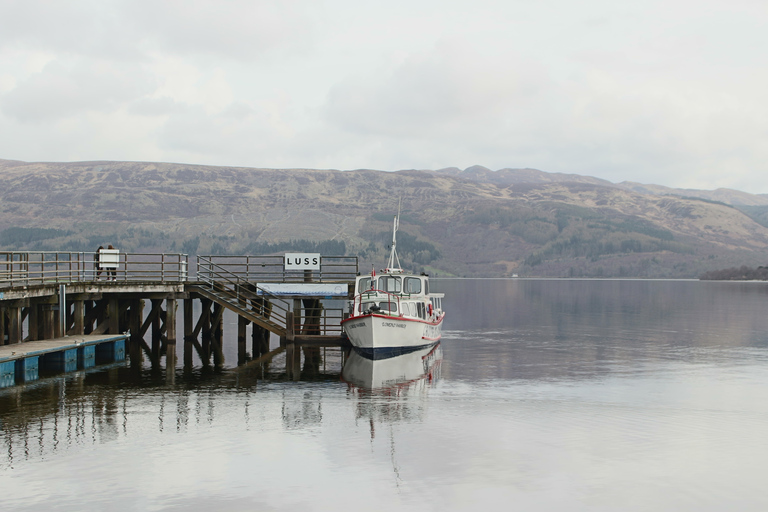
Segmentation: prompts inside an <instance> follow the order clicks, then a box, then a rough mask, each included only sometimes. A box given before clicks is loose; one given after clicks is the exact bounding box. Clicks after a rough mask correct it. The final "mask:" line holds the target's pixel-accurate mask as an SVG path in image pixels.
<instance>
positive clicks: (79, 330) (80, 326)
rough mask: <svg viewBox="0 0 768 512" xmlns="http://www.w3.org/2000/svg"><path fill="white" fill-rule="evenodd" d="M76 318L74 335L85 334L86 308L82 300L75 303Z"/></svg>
mask: <svg viewBox="0 0 768 512" xmlns="http://www.w3.org/2000/svg"><path fill="white" fill-rule="evenodd" d="M74 317H75V318H74V327H73V333H74V334H75V335H78V334H85V308H84V304H83V300H82V299H78V300H76V301H75V305H74Z"/></svg>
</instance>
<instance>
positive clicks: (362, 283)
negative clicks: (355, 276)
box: [357, 277, 371, 293]
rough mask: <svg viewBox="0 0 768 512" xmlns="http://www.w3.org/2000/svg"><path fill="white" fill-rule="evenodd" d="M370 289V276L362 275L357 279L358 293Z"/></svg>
mask: <svg viewBox="0 0 768 512" xmlns="http://www.w3.org/2000/svg"><path fill="white" fill-rule="evenodd" d="M370 289H371V278H370V277H361V278H360V280H358V281H357V293H362V292H367V291H368V290H370Z"/></svg>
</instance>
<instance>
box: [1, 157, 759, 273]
mask: <svg viewBox="0 0 768 512" xmlns="http://www.w3.org/2000/svg"><path fill="white" fill-rule="evenodd" d="M646 187H648V189H647V190H645V189H642V188H636V187H633V185H631V184H626V183H625V184H619V185H616V184H613V183H610V182H608V181H605V180H600V179H598V178H592V177H585V176H579V175H575V174H557V173H546V172H543V171H538V170H535V169H502V170H500V171H491V170H489V169H486V168H484V167H480V166H474V167H470V168H468V169H465V170H463V171H462V170H459V169H456V168H449V169H440V170H437V171H430V170H407V171H398V172H383V171H374V170H356V171H338V170H313V169H256V168H241V167H215V166H204V165H187V164H173V163H150V162H70V163H41V162H38V163H31V162H30V163H28V162H19V161H10V160H0V250H72V251H93V250H94V249H95V248H96V247H98V246H99V245H104V244H106V243H112V244H115V245H116V246H118V247H120V248H121V249H122V250H125V251H129V252H161V251H165V252H190V253H192V252H197V253H199V254H225V253H229V254H245V253H249V254H257V253H266V252H279V251H284V250H289V249H291V248H296V249H298V250H303V249H302V248H313V247H314V248H317V247H322V248H323V252H324V253H325V254H328V252H326V251H335V252H346V253H347V254H350V255H358V256H360V258H361V268H362V269H367V268H370V265H371V264H375V265H377V266H381V265H383V264H384V262H385V260H386V257H387V255H388V250H387V245H388V243H389V242H390V241H391V231H390V230H391V224H392V218H393V215H394V213H395V212H396V210H397V203H398V200H399V199H400V198H402V205H403V206H402V208H403V214H402V217H401V223H400V232H399V234H398V252H399V253H400V255H401V260H402V261H403V264H404V266H407V267H408V268H411V269H414V270H427V271H430V272H432V273H437V274H438V275H456V276H510V275H513V274H518V275H520V276H551V277H559V276H574V277H611V276H624V277H697V276H698V275H700V274H701V273H703V272H705V271H709V270H715V269H720V268H726V267H733V266H741V265H751V266H758V265H762V264H764V263H765V259H766V258H765V257H764V254H765V252H766V249H768V228H766V227H764V226H763V225H761V224H760V223H759V222H758V221H759V220H760V215H761V213H760V211H762V210H760V211H757V210H755V211H752V213H751V214H750V215H751V216H750V215H748V214H747V213H745V212H744V211H743V208H747V207H748V208H757V209H761V208H763V207H764V203H761V202H760V201H761V200H762V199H763V196H751V195H749V194H744V193H736V192H737V191H732V192H733V194H732V195H730V196H725V195H722V194H720V195H718V196H713V197H720V198H721V199H722V198H725V199H727V198H729V197H730V200H732V201H734V202H735V203H736V202H738V207H737V206H736V205H734V204H727V202H726V201H722V200H719V199H712V198H711V197H695V196H694V195H693V194H690V193H689V192H690V191H680V192H681V193H680V194H677V193H675V191H674V189H661V188H654V187H653V186H646ZM755 219H757V220H755ZM320 242H323V243H324V244H325V245H322V246H320V245H318V244H319V243H320Z"/></svg>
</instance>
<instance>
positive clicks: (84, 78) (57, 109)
mask: <svg viewBox="0 0 768 512" xmlns="http://www.w3.org/2000/svg"><path fill="white" fill-rule="evenodd" d="M155 87H156V85H155V81H154V79H153V78H152V77H150V76H148V75H146V74H145V73H143V72H142V71H141V70H140V69H139V68H136V67H126V66H124V65H115V64H114V63H109V62H93V61H90V62H84V61H79V60H78V61H75V62H72V63H65V62H60V61H56V62H53V63H50V64H48V65H47V66H46V67H45V68H44V69H43V70H42V71H41V72H39V73H36V74H34V75H32V76H30V77H29V78H28V79H27V80H25V81H23V82H21V83H19V84H18V85H17V86H16V87H15V88H14V89H12V90H11V91H10V92H8V93H6V94H5V95H3V96H2V97H0V110H2V112H3V113H4V114H5V115H7V116H9V117H12V118H15V119H16V120H18V121H20V122H40V121H44V120H50V119H60V118H65V117H68V116H73V115H77V114H81V113H84V112H92V111H105V112H109V111H113V110H115V109H119V108H121V107H122V106H123V104H124V102H129V101H131V100H134V99H136V98H139V97H141V96H143V95H145V94H149V93H151V92H152V91H153V90H154V89H155Z"/></svg>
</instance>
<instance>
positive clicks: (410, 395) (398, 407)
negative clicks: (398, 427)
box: [341, 343, 443, 436]
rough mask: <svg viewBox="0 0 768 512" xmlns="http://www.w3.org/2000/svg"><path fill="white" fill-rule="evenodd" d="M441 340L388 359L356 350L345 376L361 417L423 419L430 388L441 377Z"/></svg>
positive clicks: (348, 359)
mask: <svg viewBox="0 0 768 512" xmlns="http://www.w3.org/2000/svg"><path fill="white" fill-rule="evenodd" d="M442 361H443V349H442V347H441V346H440V343H438V344H436V345H433V346H431V347H428V348H424V349H420V350H416V351H414V352H410V353H408V354H403V355H400V356H395V357H390V358H388V359H369V358H367V357H365V356H363V355H361V354H360V353H358V352H356V351H355V350H352V351H351V352H350V354H349V357H348V358H347V360H346V361H345V362H344V367H343V368H342V370H341V379H342V380H343V381H344V382H346V383H347V385H348V386H349V390H350V392H351V393H353V394H354V395H355V396H356V397H357V398H358V402H357V410H356V416H357V418H367V419H369V420H370V422H371V436H373V435H374V429H373V424H374V422H385V423H391V422H397V421H401V420H409V419H421V417H422V414H423V412H424V408H425V407H426V394H427V390H428V389H429V388H431V387H434V386H435V385H436V383H437V382H438V381H439V380H440V367H441V364H442Z"/></svg>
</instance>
